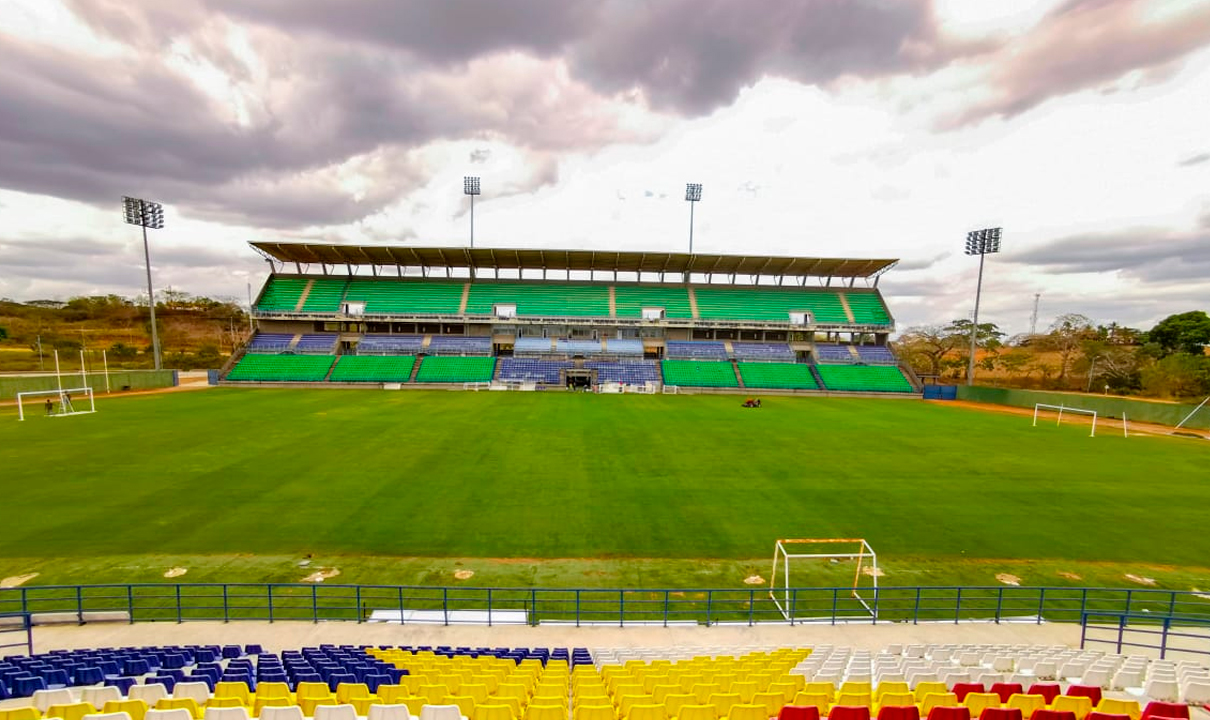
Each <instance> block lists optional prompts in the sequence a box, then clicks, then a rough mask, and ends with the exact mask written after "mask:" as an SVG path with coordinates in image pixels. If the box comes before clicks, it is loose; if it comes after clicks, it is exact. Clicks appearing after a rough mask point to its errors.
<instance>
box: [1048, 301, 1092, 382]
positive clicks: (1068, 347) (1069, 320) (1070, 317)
mask: <svg viewBox="0 0 1210 720" xmlns="http://www.w3.org/2000/svg"><path fill="white" fill-rule="evenodd" d="M1095 337H1096V330H1095V329H1094V328H1093V326H1092V320H1089V319H1088V317H1087V316H1084V315H1080V314H1078V313H1067V314H1065V315H1060V316H1059V317H1057V318H1055V321H1054V322H1053V323H1051V325H1050V330H1048V331H1047V333H1046V335H1043V336H1042V338H1041V342H1040V343H1039V344H1040V345H1041V346H1042V347H1043V348H1044V349H1046V350H1053V351H1054V352H1057V353H1058V354H1059V377H1058V381H1059V382H1060V383H1062V382H1063V381H1064V380H1065V379H1066V378H1067V373H1068V372H1069V371H1070V370H1071V361H1072V360H1073V359H1074V358H1075V354H1076V352H1077V351H1078V350H1079V349H1080V347H1081V346H1082V345H1083V343H1084V342H1085V341H1086V340H1091V339H1093V338H1095Z"/></svg>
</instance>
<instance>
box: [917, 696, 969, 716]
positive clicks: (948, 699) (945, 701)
mask: <svg viewBox="0 0 1210 720" xmlns="http://www.w3.org/2000/svg"><path fill="white" fill-rule="evenodd" d="M961 704H962V703H960V702H958V696H957V695H955V694H954V693H952V692H931V693H929V694H927V695H925V696H924V698H923V699H922V700H921V701H920V715H921V717H928V714H929V711H930V710H932V709H933V708H935V707H957V706H959V705H961Z"/></svg>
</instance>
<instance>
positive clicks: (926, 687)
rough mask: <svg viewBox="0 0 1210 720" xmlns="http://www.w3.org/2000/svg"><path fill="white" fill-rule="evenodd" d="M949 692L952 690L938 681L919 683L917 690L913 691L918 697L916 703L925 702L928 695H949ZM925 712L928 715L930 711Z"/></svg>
mask: <svg viewBox="0 0 1210 720" xmlns="http://www.w3.org/2000/svg"><path fill="white" fill-rule="evenodd" d="M949 691H950V689H949V687H948V686H947V685H946V684H945V683H943V682H939V681H936V680H932V681H928V682H921V683H917V684H916V687H915V689H914V690H912V695H914V696H915V697H916V702H923V701H924V698H925V696H927V695H932V694H933V693H941V694H945V693H948V692H949ZM924 712H926V713H927V712H928V711H927V710H926V711H924Z"/></svg>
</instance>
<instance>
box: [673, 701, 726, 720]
mask: <svg viewBox="0 0 1210 720" xmlns="http://www.w3.org/2000/svg"><path fill="white" fill-rule="evenodd" d="M676 720H718V710H716V709H715V707H714V706H713V705H697V704H693V705H682V706H681V711H680V712H679V713H678V714H677V716H676Z"/></svg>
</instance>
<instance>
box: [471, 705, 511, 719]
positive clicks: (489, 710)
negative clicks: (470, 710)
mask: <svg viewBox="0 0 1210 720" xmlns="http://www.w3.org/2000/svg"><path fill="white" fill-rule="evenodd" d="M472 720H517V716H516V715H514V714H513V708H512V706H511V705H505V704H502V703H486V704H483V705H476V706H475V714H474V717H473V718H472Z"/></svg>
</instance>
